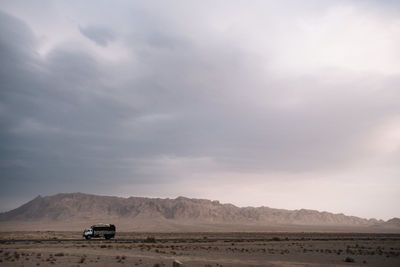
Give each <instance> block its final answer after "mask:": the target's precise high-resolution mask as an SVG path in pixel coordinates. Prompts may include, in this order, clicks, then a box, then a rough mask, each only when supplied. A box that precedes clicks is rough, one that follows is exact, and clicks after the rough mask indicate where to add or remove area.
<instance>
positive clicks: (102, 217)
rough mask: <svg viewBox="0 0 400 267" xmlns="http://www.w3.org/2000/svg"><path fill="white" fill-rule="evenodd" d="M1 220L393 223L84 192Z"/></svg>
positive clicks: (40, 201) (41, 200)
mask: <svg viewBox="0 0 400 267" xmlns="http://www.w3.org/2000/svg"><path fill="white" fill-rule="evenodd" d="M0 221H1V222H41V221H43V222H52V223H55V224H56V223H58V222H73V221H119V222H126V223H135V222H136V223H137V222H142V224H145V225H151V224H152V223H156V222H158V223H159V224H160V225H162V224H163V222H169V223H174V224H177V225H179V224H191V225H196V224H209V225H212V224H229V225H309V226H318V225H319V226H351V227H368V226H374V227H377V226H378V227H379V226H381V225H382V226H385V225H387V226H390V227H399V226H398V221H399V219H397V218H394V219H391V220H389V221H388V222H384V221H378V220H375V219H369V220H368V219H363V218H359V217H353V216H345V215H343V214H333V213H329V212H319V211H315V210H305V209H301V210H293V211H291V210H283V209H273V208H268V207H256V208H255V207H244V208H240V207H236V206H234V205H232V204H221V203H219V202H218V201H210V200H205V199H190V198H185V197H178V198H176V199H160V198H143V197H129V198H121V197H112V196H98V195H89V194H82V193H72V194H57V195H54V196H46V197H41V196H38V197H36V198H35V199H33V200H31V201H30V202H28V203H26V204H24V205H22V206H21V207H19V208H17V209H14V210H11V211H9V212H5V213H1V214H0Z"/></svg>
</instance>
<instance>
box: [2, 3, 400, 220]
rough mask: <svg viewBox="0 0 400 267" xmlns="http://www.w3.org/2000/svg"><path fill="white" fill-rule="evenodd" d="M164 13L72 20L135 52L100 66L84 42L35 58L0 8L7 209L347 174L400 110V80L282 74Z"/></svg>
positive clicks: (29, 33)
mask: <svg viewBox="0 0 400 267" xmlns="http://www.w3.org/2000/svg"><path fill="white" fill-rule="evenodd" d="M147 12H148V10H147ZM147 15H148V16H151V15H155V14H147ZM165 16H166V15H165V14H164V21H163V20H161V19H159V20H155V21H151V22H150V19H149V18H148V17H146V14H145V15H142V17H140V18H136V19H135V21H134V22H130V21H129V20H127V23H128V24H129V23H132V25H128V26H126V25H125V28H127V29H132V30H131V31H127V30H120V29H113V25H108V26H103V25H104V24H99V25H95V24H85V23H84V22H83V24H82V25H90V26H79V25H78V26H77V29H76V30H77V32H80V33H81V34H82V37H83V36H84V37H83V38H88V39H90V40H89V41H90V42H94V44H95V45H98V46H99V47H104V48H106V47H109V46H112V45H113V43H115V42H119V43H122V44H123V45H124V46H125V47H127V48H128V50H129V53H131V54H130V55H132V57H131V58H128V59H126V60H125V61H123V62H121V63H110V62H108V61H106V60H101V59H99V58H97V57H96V56H94V55H93V54H92V53H90V51H89V50H88V49H87V48H84V47H80V46H73V47H68V46H66V45H64V44H60V45H58V46H55V47H54V48H52V49H51V51H49V52H48V53H46V54H45V55H42V54H39V53H38V49H39V47H38V43H39V37H38V36H37V35H36V34H34V32H33V30H32V28H31V27H30V26H29V25H28V24H27V22H26V21H24V20H23V19H20V18H17V17H16V16H14V15H11V14H9V13H7V12H0V33H1V34H0V62H1V64H0V81H1V91H0V94H1V95H0V123H1V124H0V125H1V127H0V138H1V140H0V157H1V158H0V160H1V161H0V162H1V167H0V168H1V181H2V187H1V189H0V194H1V198H2V199H3V200H4V201H6V202H7V201H12V200H14V199H18V197H20V198H21V199H25V198H30V197H31V196H34V195H37V194H52V193H56V192H68V191H83V192H95V193H103V194H106V193H108V192H110V193H113V194H117V192H115V189H112V188H113V185H115V184H121V185H133V187H134V186H135V185H138V186H139V185H143V184H148V185H151V184H157V186H160V185H162V184H174V183H175V182H176V181H182V180H185V179H186V180H185V181H188V179H191V178H189V177H190V175H189V174H192V173H193V172H196V173H199V176H196V177H197V178H196V179H199V178H198V177H202V178H200V179H204V180H205V181H207V179H209V178H208V176H209V175H210V174H218V173H224V172H231V173H238V174H240V173H243V175H244V179H243V183H244V184H246V183H248V182H249V183H251V180H250V181H249V180H246V178H245V177H246V173H260V174H262V173H265V172H278V173H279V172H285V173H292V174H294V175H292V177H295V176H296V175H295V174H297V173H307V172H314V171H316V172H320V173H324V172H326V173H330V172H334V171H335V170H338V169H340V170H342V169H343V170H346V169H347V168H351V166H352V164H353V163H354V162H358V161H359V160H362V159H366V160H368V159H369V158H372V157H373V155H371V154H370V151H369V150H368V149H369V148H368V146H367V145H366V142H367V141H368V140H367V141H366V139H365V138H364V137H365V136H367V135H366V134H367V133H369V132H373V131H374V129H375V127H376V126H377V125H379V123H381V122H382V121H384V120H385V119H386V118H390V117H391V116H392V115H395V114H400V105H399V103H400V94H399V90H398V84H399V81H400V80H399V76H398V75H388V76H387V75H386V76H385V75H381V74H372V75H367V76H366V75H364V74H359V73H352V72H348V71H343V70H341V69H328V70H320V71H319V72H318V73H315V74H313V75H310V74H309V75H302V74H296V73H292V74H288V75H286V76H285V77H283V78H282V77H281V76H279V75H275V73H274V72H273V71H271V70H270V68H272V67H273V66H272V67H271V66H269V65H268V62H267V63H266V65H267V68H265V67H264V66H263V65H261V64H260V61H259V59H258V58H257V56H256V55H254V54H252V53H250V52H248V51H247V50H246V49H244V48H243V47H240V45H237V44H236V43H235V42H231V41H227V37H226V36H214V39H212V40H210V39H208V38H209V36H205V37H204V38H200V39H199V38H197V37H193V35H192V34H191V30H193V31H195V30H196V29H191V28H190V26H186V28H182V27H179V26H180V25H178V24H174V21H173V19H171V21H165V20H166V18H165ZM171 16H173V14H172V15H171ZM167 18H168V17H167ZM166 22H169V24H167V23H166ZM165 24H167V25H168V26H166V25H165ZM174 26H176V28H174ZM271 39H273V36H271ZM267 61H268V60H267ZM337 77H340V79H337ZM391 153H392V154H391V156H390V159H392V160H393V159H394V158H396V159H400V157H399V151H398V150H397V151H394V152H391ZM199 159H200V160H199ZM202 159H205V160H202ZM397 163H398V161H397ZM385 164H388V166H389V167H388V168H394V169H393V170H394V171H395V172H397V171H398V170H399V169H398V167H393V166H395V162H392V161H387V162H385ZM385 166H386V165H385ZM213 177H215V175H214V176H213ZM321 178H323V177H321ZM192 179H194V178H192ZM221 179H222V180H223V179H229V178H226V177H223V176H221ZM276 179H280V178H279V177H277V178H276ZM291 179H292V178H291ZM293 179H295V178H293ZM189 181H190V180H189ZM226 182H228V183H229V180H227V181H226ZM110 188H111V189H110ZM158 190H160V189H158ZM133 194H137V195H138V194H139V195H140V192H133ZM215 198H218V197H217V196H216V197H215ZM266 204H268V203H266ZM11 206H12V204H7V205H4V207H7V208H9V207H11ZM3 209H4V208H3ZM393 215H396V214H393ZM397 215H398V214H397Z"/></svg>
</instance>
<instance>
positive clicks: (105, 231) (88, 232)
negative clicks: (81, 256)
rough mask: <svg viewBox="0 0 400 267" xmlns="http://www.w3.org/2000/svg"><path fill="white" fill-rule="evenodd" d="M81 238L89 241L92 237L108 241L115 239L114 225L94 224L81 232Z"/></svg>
mask: <svg viewBox="0 0 400 267" xmlns="http://www.w3.org/2000/svg"><path fill="white" fill-rule="evenodd" d="M83 237H84V238H86V239H90V238H92V237H104V238H105V239H110V238H113V237H115V225H114V224H95V225H92V226H91V227H90V228H88V229H85V230H84V231H83Z"/></svg>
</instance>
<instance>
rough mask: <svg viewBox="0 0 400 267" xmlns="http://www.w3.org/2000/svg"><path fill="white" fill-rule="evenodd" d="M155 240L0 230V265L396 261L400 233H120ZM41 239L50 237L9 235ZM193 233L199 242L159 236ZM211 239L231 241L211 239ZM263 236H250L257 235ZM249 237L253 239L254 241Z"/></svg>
mask: <svg viewBox="0 0 400 267" xmlns="http://www.w3.org/2000/svg"><path fill="white" fill-rule="evenodd" d="M149 236H152V237H154V238H155V242H148V241H147V242H145V241H140V242H139V241H135V242H133V241H118V240H110V241H105V240H89V241H58V240H57V239H56V238H67V239H68V238H81V235H80V233H77V232H7V233H0V239H2V240H10V241H7V242H2V243H0V266H55V265H56V266H152V267H153V266H172V262H173V261H174V259H177V260H179V261H181V262H183V263H184V264H185V266H203V267H204V266H210V267H211V266H215V267H216V266H400V235H398V234H392V235H391V234H349V233H346V234H338V233H331V234H329V233H325V234H323V233H314V234H313V233H197V234H196V233H158V234H154V233H153V234H151V233H119V235H118V236H117V237H116V238H117V239H118V238H146V237H149ZM31 238H43V239H53V240H54V241H51V242H48V241H46V242H43V241H42V242H41V241H34V242H31V241H24V242H12V241H11V239H31ZM162 238H197V239H198V240H197V241H160V239H162ZM213 238H230V239H233V240H221V241H215V240H213ZM259 238H261V239H262V240H254V239H259ZM252 239H253V240H252ZM149 241H153V240H149Z"/></svg>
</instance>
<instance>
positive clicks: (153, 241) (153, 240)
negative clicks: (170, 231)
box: [144, 236, 156, 243]
mask: <svg viewBox="0 0 400 267" xmlns="http://www.w3.org/2000/svg"><path fill="white" fill-rule="evenodd" d="M144 241H145V242H146V243H156V238H155V237H154V236H148V237H146V239H145V240H144Z"/></svg>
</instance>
